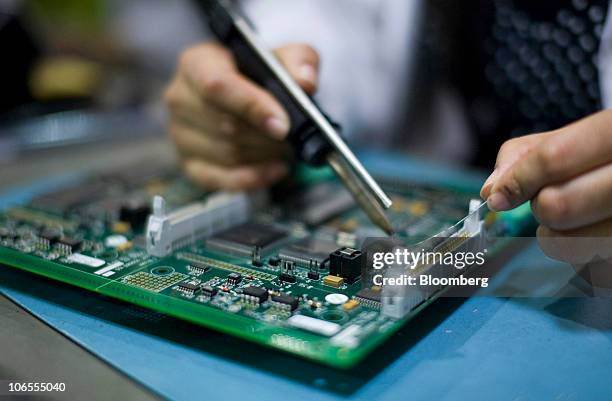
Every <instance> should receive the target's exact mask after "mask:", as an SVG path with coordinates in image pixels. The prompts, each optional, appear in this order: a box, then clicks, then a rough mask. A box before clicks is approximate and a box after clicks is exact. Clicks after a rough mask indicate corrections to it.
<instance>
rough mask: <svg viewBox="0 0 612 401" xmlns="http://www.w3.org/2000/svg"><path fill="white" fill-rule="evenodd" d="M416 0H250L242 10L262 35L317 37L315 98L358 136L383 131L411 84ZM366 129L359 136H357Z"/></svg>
mask: <svg viewBox="0 0 612 401" xmlns="http://www.w3.org/2000/svg"><path fill="white" fill-rule="evenodd" d="M419 5H420V2H419V1H405V0H334V1H330V0H291V1H287V0H266V1H259V0H258V1H254V0H249V1H245V2H244V3H243V8H244V11H245V13H246V14H247V15H248V16H249V18H250V19H251V20H252V21H253V22H254V24H255V26H256V28H257V30H258V32H259V34H260V35H261V37H262V38H263V40H264V42H265V43H266V44H267V45H268V46H270V47H278V46H281V45H283V44H287V43H291V42H302V43H308V44H310V45H312V46H313V47H314V48H315V49H317V51H318V52H319V54H320V56H321V75H320V84H319V88H320V89H319V92H318V93H317V100H318V101H319V103H320V104H321V106H322V107H323V108H324V109H325V110H326V111H327V112H328V113H329V115H330V116H331V117H333V118H334V119H335V120H337V121H338V122H339V123H340V124H341V125H342V126H343V127H344V130H343V132H344V133H345V134H346V135H347V136H348V137H349V139H353V140H360V139H361V140H363V139H365V138H363V136H364V135H365V136H366V137H368V136H369V138H371V133H376V135H377V137H378V138H380V139H381V140H382V141H384V138H385V137H389V135H385V133H389V132H390V131H391V130H392V129H393V125H394V124H396V123H397V121H398V118H400V117H401V116H399V115H397V114H398V113H399V112H400V111H401V109H402V107H401V106H400V107H398V104H397V102H398V101H401V100H400V99H402V98H403V95H404V92H405V90H406V89H407V87H408V82H407V79H406V78H407V77H408V76H409V74H407V68H408V66H409V63H408V60H407V59H408V57H409V54H410V49H411V48H413V46H411V44H412V40H414V38H415V36H416V23H412V21H413V20H414V19H416V17H417V13H418V8H419V7H420V6H419ZM360 137H361V138H360Z"/></svg>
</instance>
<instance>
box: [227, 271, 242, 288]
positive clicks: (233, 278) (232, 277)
mask: <svg viewBox="0 0 612 401" xmlns="http://www.w3.org/2000/svg"><path fill="white" fill-rule="evenodd" d="M241 281H242V275H241V274H239V273H230V274H229V275H228V276H227V282H228V284H232V285H236V284H240V282H241Z"/></svg>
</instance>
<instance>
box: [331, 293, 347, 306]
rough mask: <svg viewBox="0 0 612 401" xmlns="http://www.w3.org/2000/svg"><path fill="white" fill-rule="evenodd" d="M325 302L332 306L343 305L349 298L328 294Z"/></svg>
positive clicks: (342, 295)
mask: <svg viewBox="0 0 612 401" xmlns="http://www.w3.org/2000/svg"><path fill="white" fill-rule="evenodd" d="M325 300H326V301H327V302H329V303H330V304H332V305H342V304H343V303H345V302H346V301H348V300H349V297H347V296H346V295H344V294H337V293H335V294H327V295H326V296H325Z"/></svg>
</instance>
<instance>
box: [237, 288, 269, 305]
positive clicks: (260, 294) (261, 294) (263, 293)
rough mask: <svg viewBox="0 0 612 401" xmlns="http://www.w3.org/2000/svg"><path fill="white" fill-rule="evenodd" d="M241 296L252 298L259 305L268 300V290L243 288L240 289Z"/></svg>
mask: <svg viewBox="0 0 612 401" xmlns="http://www.w3.org/2000/svg"><path fill="white" fill-rule="evenodd" d="M242 294H243V295H245V296H248V297H253V298H254V299H255V300H256V301H257V302H258V303H260V304H261V303H263V302H266V300H267V299H268V290H266V289H265V288H261V287H255V286H249V287H245V288H243V289H242Z"/></svg>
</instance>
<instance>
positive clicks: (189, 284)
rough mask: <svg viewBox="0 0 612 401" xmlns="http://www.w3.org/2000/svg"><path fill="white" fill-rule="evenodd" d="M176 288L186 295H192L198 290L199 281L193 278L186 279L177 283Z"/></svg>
mask: <svg viewBox="0 0 612 401" xmlns="http://www.w3.org/2000/svg"><path fill="white" fill-rule="evenodd" d="M176 290H177V291H180V292H182V293H183V294H185V295H187V296H194V295H195V294H196V293H197V292H199V291H200V283H199V282H198V281H194V280H186V281H183V282H181V283H178V285H177V286H176Z"/></svg>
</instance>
